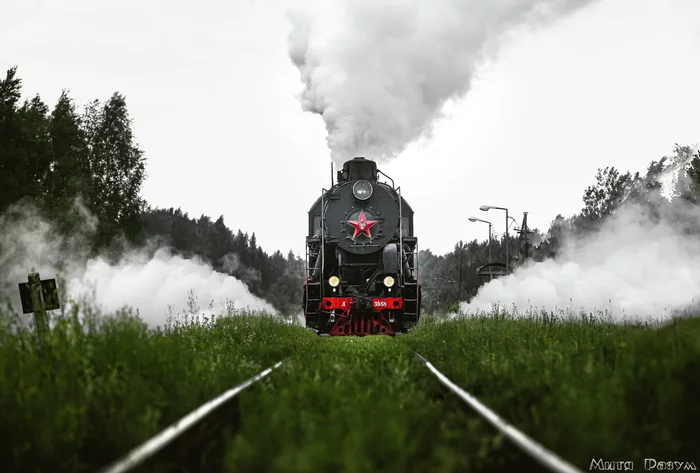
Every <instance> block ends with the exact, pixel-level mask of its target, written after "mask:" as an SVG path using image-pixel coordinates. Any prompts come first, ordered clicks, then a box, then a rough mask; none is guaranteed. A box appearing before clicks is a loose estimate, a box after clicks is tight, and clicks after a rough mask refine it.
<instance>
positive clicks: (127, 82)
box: [0, 0, 700, 255]
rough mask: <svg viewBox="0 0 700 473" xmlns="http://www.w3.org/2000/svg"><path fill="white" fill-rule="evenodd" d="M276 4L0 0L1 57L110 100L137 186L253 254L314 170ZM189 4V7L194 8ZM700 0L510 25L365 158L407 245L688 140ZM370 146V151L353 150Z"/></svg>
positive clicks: (564, 208)
mask: <svg viewBox="0 0 700 473" xmlns="http://www.w3.org/2000/svg"><path fill="white" fill-rule="evenodd" d="M289 4H290V2H282V1H281V0H278V1H269V0H268V1H264V2H263V1H242V0H238V1H235V0H234V1H228V2H225V1H220V0H203V1H200V2H197V3H196V4H195V3H193V2H183V1H168V2H165V1H160V2H155V1H149V2H143V1H137V0H119V1H113V0H109V1H99V2H96V1H94V0H92V1H89V0H60V1H59V0H54V1H51V2H49V1H40V0H0V11H2V17H3V22H2V29H0V45H2V46H1V47H0V66H1V67H2V69H3V71H4V70H6V69H8V68H9V67H11V66H14V65H17V66H18V67H19V71H18V74H19V76H20V78H21V79H22V80H23V86H24V89H23V90H24V94H25V96H27V97H28V96H31V95H34V94H36V93H39V94H40V95H41V96H42V98H43V99H44V100H45V101H47V102H48V103H49V104H50V105H51V106H53V104H54V103H55V101H56V99H57V98H58V96H59V95H60V93H61V90H62V89H64V88H66V89H69V90H70V92H71V95H72V97H74V98H75V99H76V102H77V103H78V104H79V105H82V104H84V103H87V102H89V101H91V100H93V99H95V98H98V99H100V100H106V99H107V98H108V97H109V96H110V95H111V94H112V93H113V92H114V91H119V92H121V93H122V94H124V95H125V96H126V99H127V104H128V108H129V110H130V113H131V116H132V118H133V121H134V123H133V127H134V131H135V134H136V137H137V139H138V142H139V144H140V146H141V148H142V149H143V150H144V151H145V152H146V157H147V163H148V164H147V172H148V178H147V181H146V183H145V185H144V188H143V195H144V197H145V198H146V200H147V201H148V202H149V203H150V204H151V205H152V206H154V207H155V206H159V207H171V206H174V207H178V206H179V207H181V208H182V209H183V211H186V212H189V214H190V215H191V216H197V217H198V216H200V215H201V214H206V215H209V216H211V217H212V218H214V219H215V218H217V217H218V216H219V215H221V214H223V215H224V218H225V221H226V223H227V225H228V226H229V227H230V228H232V229H233V230H234V231H236V230H237V229H238V228H241V229H243V230H245V231H248V232H250V233H252V232H253V231H255V232H256V235H257V237H258V242H259V244H260V245H261V246H262V247H263V248H264V249H265V250H266V251H267V252H269V253H271V252H273V251H274V250H277V249H280V250H282V251H283V252H285V253H286V251H288V250H289V249H293V250H294V251H295V252H297V253H299V254H301V255H303V254H304V253H303V252H304V237H305V232H306V230H307V212H308V209H309V207H310V206H311V204H312V203H313V202H314V200H315V199H316V198H317V197H318V196H319V195H320V192H321V188H322V187H328V185H329V184H330V162H331V161H330V158H329V151H328V149H327V147H326V142H325V136H326V130H325V128H324V124H323V120H322V119H321V118H320V117H319V116H317V115H312V114H310V113H307V112H303V111H302V110H301V107H300V104H299V102H298V101H297V99H296V94H297V93H298V92H299V91H301V89H302V84H301V82H300V79H299V72H298V70H297V69H296V68H295V67H294V66H293V65H292V63H291V62H290V60H289V58H288V54H287V48H288V46H287V32H288V31H289V24H288V23H287V20H286V18H285V16H284V8H285V5H289ZM195 5H196V6H195ZM698 24H700V1H697V0H601V1H599V2H597V3H594V4H593V5H591V6H589V7H586V8H584V9H582V10H579V11H578V12H577V13H575V14H573V15H571V16H569V17H567V18H565V19H563V20H562V21H560V22H558V23H557V24H555V25H554V26H552V27H548V28H542V29H539V30H537V31H534V32H531V33H529V34H527V35H522V36H519V37H517V39H516V40H515V41H512V42H511V43H510V45H509V46H508V47H507V48H505V49H504V50H502V51H501V52H500V55H499V57H498V60H496V61H494V62H491V63H489V64H488V65H487V66H486V68H485V69H484V70H482V71H481V72H480V74H479V77H478V80H477V81H476V82H475V83H474V85H473V87H472V89H471V91H470V92H469V94H468V95H467V96H466V97H465V98H464V99H462V100H460V101H458V102H457V103H451V104H448V106H447V108H446V111H447V118H445V119H444V120H442V121H441V122H440V123H439V124H438V125H437V127H436V130H435V133H434V137H433V138H432V139H431V140H429V141H423V142H421V143H418V144H415V145H412V146H410V147H409V148H408V149H407V150H406V152H404V153H403V154H402V155H401V156H399V157H398V158H397V159H395V160H394V161H392V162H391V163H390V164H389V165H386V166H384V167H383V168H382V170H383V171H384V172H386V173H387V174H389V175H390V176H391V177H393V178H394V180H395V181H396V183H397V185H400V186H401V188H402V191H403V195H404V197H406V199H407V200H408V201H409V203H410V204H411V205H412V206H413V208H414V210H415V211H416V222H415V228H416V232H417V236H418V237H419V245H420V248H422V249H426V248H430V249H431V250H432V251H434V252H437V253H444V252H447V251H451V250H452V248H453V246H454V244H455V242H456V241H457V240H459V239H465V240H471V239H474V238H477V239H479V240H483V239H485V238H486V237H487V230H486V228H485V226H484V225H483V224H478V223H470V222H469V221H468V220H467V218H468V217H469V216H471V215H474V216H477V217H480V218H484V219H489V220H491V221H493V222H494V230H495V231H497V232H502V231H503V229H504V215H503V213H502V212H498V211H490V212H488V213H486V212H480V211H479V209H478V208H479V206H480V205H482V204H491V205H497V206H501V207H508V208H509V209H510V211H511V214H512V215H513V216H515V218H516V219H517V220H518V221H520V219H521V218H522V212H523V211H529V212H530V213H529V222H530V225H531V226H537V227H538V228H540V229H541V230H546V229H547V227H548V226H549V223H550V222H551V220H552V219H553V218H554V217H555V216H556V215H557V214H558V213H562V214H564V215H565V216H569V215H571V214H573V213H574V212H577V211H579V210H580V208H581V206H582V201H581V197H582V195H583V191H584V189H585V187H586V186H588V185H590V184H592V183H593V181H594V175H595V172H596V169H597V168H599V167H605V166H611V165H614V166H616V167H619V168H621V169H623V170H631V171H644V170H645V169H646V167H647V165H648V164H649V162H650V161H651V160H652V159H659V158H661V157H662V156H663V155H665V154H670V153H671V152H672V150H673V147H674V143H679V144H683V145H685V144H696V143H698V142H700V90H699V88H700V62H699V61H698V58H700V29H699V28H698V26H697V25H698ZM367 157H368V158H371V156H367Z"/></svg>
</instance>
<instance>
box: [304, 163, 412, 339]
mask: <svg viewBox="0 0 700 473" xmlns="http://www.w3.org/2000/svg"><path fill="white" fill-rule="evenodd" d="M379 174H383V173H381V172H380V171H378V170H377V164H376V163H375V162H374V161H371V160H368V159H365V158H354V159H352V160H349V161H347V162H345V163H344V165H343V169H342V170H341V171H338V174H337V178H338V182H337V184H334V185H333V186H332V187H331V189H329V190H324V191H323V192H322V195H321V197H319V199H318V200H317V201H316V202H315V203H314V205H313V206H312V207H311V210H310V211H309V233H308V236H307V257H306V267H307V275H306V278H307V279H306V284H305V288H304V297H303V309H304V314H305V317H306V323H307V326H308V327H311V328H313V329H316V330H317V331H318V332H320V333H329V334H331V335H370V334H388V335H392V334H394V333H396V332H404V331H406V330H408V329H409V328H410V327H412V326H413V325H415V324H416V323H417V322H418V319H419V316H420V286H419V285H418V281H417V269H418V268H417V252H418V248H417V239H416V238H415V237H414V236H413V210H412V209H411V207H410V206H409V205H408V203H407V202H406V200H405V199H404V198H403V197H402V196H401V191H400V188H395V187H394V183H393V181H392V180H391V178H388V176H387V178H388V179H389V180H390V181H391V185H389V184H388V183H384V182H379V180H378V177H379Z"/></svg>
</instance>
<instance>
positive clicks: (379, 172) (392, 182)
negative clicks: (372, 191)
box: [377, 169, 396, 189]
mask: <svg viewBox="0 0 700 473" xmlns="http://www.w3.org/2000/svg"><path fill="white" fill-rule="evenodd" d="M379 174H381V175H382V176H384V177H386V178H387V179H389V180H390V181H391V188H392V189H396V186H395V185H394V180H393V179H392V178H390V177H389V176H387V175H386V174H384V173H383V172H382V171H380V170H379V169H377V176H379ZM377 180H378V179H377Z"/></svg>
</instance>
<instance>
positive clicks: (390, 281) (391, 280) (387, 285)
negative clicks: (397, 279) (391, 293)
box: [384, 276, 394, 287]
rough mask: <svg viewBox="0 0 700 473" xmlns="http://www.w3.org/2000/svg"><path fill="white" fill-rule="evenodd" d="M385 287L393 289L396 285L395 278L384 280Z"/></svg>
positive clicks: (388, 277) (389, 277)
mask: <svg viewBox="0 0 700 473" xmlns="http://www.w3.org/2000/svg"><path fill="white" fill-rule="evenodd" d="M384 285H385V286H386V287H392V286H393V285H394V278H392V277H391V276H387V277H385V278H384Z"/></svg>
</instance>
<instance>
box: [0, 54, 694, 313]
mask: <svg viewBox="0 0 700 473" xmlns="http://www.w3.org/2000/svg"><path fill="white" fill-rule="evenodd" d="M20 99H21V79H19V78H18V77H17V68H16V67H15V68H11V69H9V70H8V71H7V73H6V75H5V78H4V79H2V80H0V215H2V214H7V213H10V214H11V213H12V212H8V210H11V209H12V207H11V206H12V205H13V204H16V203H18V202H21V201H26V202H31V203H32V204H34V205H35V206H36V207H37V208H38V209H39V212H40V214H41V216H42V217H43V218H44V219H46V220H47V221H49V222H51V223H52V224H54V226H55V228H56V229H57V231H58V232H59V233H60V234H61V235H64V236H70V235H72V234H75V233H84V229H81V228H77V227H78V226H77V225H76V222H77V221H79V220H80V219H81V218H82V219H84V215H82V214H81V212H82V211H81V208H80V207H79V206H76V205H75V202H76V199H77V201H78V202H80V203H81V204H82V207H83V208H84V209H86V210H87V211H88V212H89V213H90V214H91V215H93V216H94V217H95V219H96V221H95V223H94V232H92V233H91V234H90V235H89V238H86V241H85V243H86V245H87V250H88V254H89V255H92V256H94V255H97V254H100V255H103V256H104V255H107V256H108V257H110V258H112V259H114V260H116V259H118V258H119V256H120V254H121V253H122V252H123V251H124V249H125V247H128V248H132V247H137V248H138V247H145V245H146V243H147V242H148V241H149V240H151V239H153V238H155V239H158V240H160V241H161V242H163V243H165V244H167V245H168V246H170V247H171V248H172V249H173V250H174V251H175V252H176V253H178V254H181V255H183V256H186V257H189V256H195V255H196V256H199V257H200V258H202V259H203V260H204V261H206V262H208V263H209V264H210V265H211V266H212V267H213V268H214V269H215V270H217V271H220V272H223V273H226V274H230V275H232V276H234V277H236V278H238V279H240V280H242V281H243V282H244V283H246V284H247V285H248V287H249V289H250V291H251V292H252V293H253V294H255V295H257V296H259V297H263V298H265V299H267V300H268V301H269V302H270V303H272V304H273V305H274V306H275V307H276V308H277V309H278V310H280V311H283V312H286V313H290V312H297V311H298V310H300V309H301V291H302V289H301V288H302V286H303V283H304V277H305V276H304V267H305V264H304V260H303V259H302V258H300V257H299V256H297V255H294V253H293V252H292V251H289V252H288V254H287V255H286V256H285V255H284V254H283V253H282V252H281V251H279V250H278V251H275V252H274V253H272V254H268V253H266V252H265V251H263V249H262V248H260V247H259V246H258V244H257V241H256V236H255V233H252V234H251V235H249V234H248V233H247V232H244V231H243V230H240V229H239V230H237V232H235V233H234V232H233V231H232V230H231V229H230V228H229V227H227V226H226V224H225V223H224V218H223V216H220V217H219V218H218V219H217V220H215V221H212V220H211V219H210V218H209V217H208V216H205V215H202V216H200V217H199V218H194V217H190V216H188V214H187V213H183V212H182V211H181V210H180V208H177V209H175V208H174V207H173V208H169V209H158V208H155V209H154V208H152V207H151V206H149V205H148V204H147V202H146V201H145V200H144V199H143V198H142V197H141V195H140V192H141V187H142V185H143V182H144V180H145V178H146V172H145V162H146V161H145V156H144V151H143V150H141V149H140V148H139V146H138V144H137V142H136V139H135V135H134V132H133V130H132V121H131V118H130V116H129V113H128V110H127V106H126V99H125V97H124V96H123V95H121V94H120V93H118V92H115V93H114V94H112V96H111V97H110V98H109V99H108V100H106V101H104V102H100V101H99V100H94V101H93V102H90V103H88V104H87V105H85V106H84V107H82V111H81V112H78V109H77V107H76V105H75V103H74V100H73V99H72V98H71V97H70V94H69V93H68V92H67V91H65V90H64V91H63V92H62V94H61V96H60V97H59V99H58V100H57V102H56V104H55V105H54V106H53V109H51V108H50V107H49V106H48V105H47V104H46V103H44V102H43V101H42V99H41V98H40V97H39V96H38V95H36V96H34V97H33V98H31V99H28V100H25V101H23V102H21V101H20ZM669 164H670V165H672V166H676V167H678V168H679V169H680V172H679V174H678V179H676V180H675V182H674V192H673V199H672V201H671V202H670V203H668V205H674V204H673V203H674V202H675V203H679V202H685V203H689V204H690V205H700V155H699V154H698V152H697V150H696V149H695V148H692V147H689V146H679V145H676V148H675V150H674V153H673V155H672V156H670V157H663V158H661V160H660V161H658V162H657V161H652V162H651V164H650V165H649V167H648V169H647V171H646V173H645V174H644V175H640V173H635V174H631V173H630V172H626V173H622V172H620V171H619V170H618V169H616V168H615V167H607V168H605V169H600V170H599V171H598V173H597V174H596V176H595V182H594V184H593V185H591V186H589V187H588V188H587V189H586V190H585V191H584V193H583V204H584V206H583V208H582V210H581V212H580V213H578V214H576V215H574V216H572V217H569V218H564V217H563V216H561V215H558V216H557V217H556V218H555V219H554V220H553V221H552V223H551V225H550V227H549V229H548V231H547V232H546V233H542V232H540V231H539V230H537V229H532V230H531V233H529V234H528V238H527V239H523V237H522V236H519V235H518V234H517V232H516V233H515V234H511V235H510V237H509V239H508V242H507V243H506V240H505V236H500V237H498V236H497V238H495V239H494V240H493V241H492V243H491V245H492V247H491V259H489V242H488V240H484V241H477V240H472V241H469V242H464V241H459V242H457V243H456V244H455V248H454V251H452V252H450V253H447V254H445V255H435V254H433V253H432V252H431V251H430V250H423V251H421V252H420V254H419V265H420V268H419V280H420V282H421V284H422V285H423V297H424V308H425V310H427V311H429V312H439V311H445V310H449V309H453V308H454V306H455V304H456V303H457V302H458V301H460V300H468V299H469V298H471V297H473V296H474V295H476V293H477V291H478V288H479V287H480V286H481V285H482V284H484V283H485V282H486V280H485V279H484V278H483V277H480V276H478V275H477V273H476V268H478V267H480V266H482V265H484V264H486V263H488V262H491V261H500V262H504V261H505V248H506V244H507V245H508V248H509V264H510V265H511V266H513V265H515V266H517V265H519V264H522V263H523V261H524V260H525V256H526V255H525V254H524V249H525V247H524V245H523V243H524V242H530V243H535V244H533V245H531V246H530V249H529V254H528V255H527V256H528V257H529V258H532V259H534V260H535V261H542V260H543V259H546V258H551V257H554V256H556V255H557V254H558V252H559V251H560V249H561V244H562V241H563V239H564V238H565V236H566V235H567V234H577V235H582V234H586V233H587V232H594V231H595V230H596V229H597V228H599V226H600V223H601V222H603V221H604V220H605V219H606V218H608V217H609V216H610V215H612V214H613V213H614V212H615V211H616V209H618V208H619V207H620V205H622V204H623V203H624V202H637V203H639V204H640V205H644V206H647V207H648V208H649V209H650V211H651V212H652V215H653V214H654V212H657V213H658V212H659V211H660V210H659V209H660V208H661V207H662V206H663V205H666V204H665V203H664V202H667V201H666V200H665V199H663V197H662V196H661V178H662V175H663V172H664V170H665V169H666V167H667V165H669ZM4 222H5V225H11V224H12V218H9V219H5V220H4ZM2 231H7V229H3V228H0V232H2ZM2 250H3V249H2V248H0V252H1V251H2ZM1 283H2V281H0V287H1V286H2V284H1Z"/></svg>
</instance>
